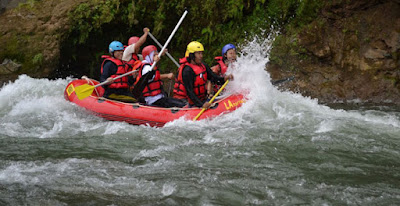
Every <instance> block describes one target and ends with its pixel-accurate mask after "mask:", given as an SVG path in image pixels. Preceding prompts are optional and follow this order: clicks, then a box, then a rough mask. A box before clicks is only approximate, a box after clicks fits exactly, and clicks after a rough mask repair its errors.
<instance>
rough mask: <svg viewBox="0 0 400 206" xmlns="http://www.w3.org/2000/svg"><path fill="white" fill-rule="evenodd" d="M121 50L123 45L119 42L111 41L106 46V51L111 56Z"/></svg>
mask: <svg viewBox="0 0 400 206" xmlns="http://www.w3.org/2000/svg"><path fill="white" fill-rule="evenodd" d="M123 50H124V45H123V44H122V43H121V42H119V41H113V42H111V43H110V45H109V46H108V51H109V52H110V54H113V53H114V52H115V51H123Z"/></svg>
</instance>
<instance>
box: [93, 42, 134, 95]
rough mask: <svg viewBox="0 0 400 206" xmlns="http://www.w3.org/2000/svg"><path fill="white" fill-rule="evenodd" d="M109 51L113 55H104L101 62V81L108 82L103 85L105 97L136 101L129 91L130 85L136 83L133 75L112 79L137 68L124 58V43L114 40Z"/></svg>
mask: <svg viewBox="0 0 400 206" xmlns="http://www.w3.org/2000/svg"><path fill="white" fill-rule="evenodd" d="M109 52H110V54H111V56H108V55H103V56H102V58H104V61H103V63H102V64H101V75H100V82H105V81H107V82H108V83H107V84H106V85H104V86H103V87H104V89H105V92H104V95H103V97H105V98H109V99H114V100H118V101H123V102H136V98H135V97H134V96H133V94H132V93H131V92H130V91H129V85H131V84H133V83H134V78H133V76H132V75H128V76H125V77H122V78H119V79H116V80H115V81H113V80H112V79H113V78H115V77H117V76H119V75H122V74H125V73H127V72H129V71H131V70H132V69H136V68H134V67H131V66H129V65H128V64H127V63H126V62H125V61H123V60H122V55H123V52H124V45H123V44H122V43H121V42H119V41H113V42H111V43H110V45H109ZM138 66H140V64H136V66H135V67H138Z"/></svg>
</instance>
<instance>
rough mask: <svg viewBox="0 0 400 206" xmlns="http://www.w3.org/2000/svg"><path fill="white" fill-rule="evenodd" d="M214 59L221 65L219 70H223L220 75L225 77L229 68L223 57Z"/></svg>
mask: <svg viewBox="0 0 400 206" xmlns="http://www.w3.org/2000/svg"><path fill="white" fill-rule="evenodd" d="M214 59H215V60H216V61H217V63H218V64H219V68H220V69H221V70H220V72H219V74H218V75H220V76H224V75H225V73H226V71H227V70H228V67H227V66H226V65H225V63H224V61H223V58H222V56H219V57H215V58H214Z"/></svg>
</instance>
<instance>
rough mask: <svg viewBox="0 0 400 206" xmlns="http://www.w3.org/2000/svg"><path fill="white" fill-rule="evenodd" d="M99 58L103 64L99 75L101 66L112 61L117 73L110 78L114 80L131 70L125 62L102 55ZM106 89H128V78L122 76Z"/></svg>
mask: <svg viewBox="0 0 400 206" xmlns="http://www.w3.org/2000/svg"><path fill="white" fill-rule="evenodd" d="M101 58H104V61H103V63H102V64H101V73H102V74H103V66H104V64H105V63H106V62H107V61H112V62H113V63H114V64H115V65H117V72H116V73H115V74H113V75H111V76H110V77H112V78H115V77H117V76H120V75H123V74H125V73H127V72H129V71H130V70H131V68H130V67H129V66H128V64H126V62H124V61H122V60H119V59H116V58H113V57H111V56H108V55H103V56H101ZM108 88H113V89H127V88H129V84H128V76H124V77H121V78H118V79H116V80H115V81H114V82H113V83H111V84H109V85H108Z"/></svg>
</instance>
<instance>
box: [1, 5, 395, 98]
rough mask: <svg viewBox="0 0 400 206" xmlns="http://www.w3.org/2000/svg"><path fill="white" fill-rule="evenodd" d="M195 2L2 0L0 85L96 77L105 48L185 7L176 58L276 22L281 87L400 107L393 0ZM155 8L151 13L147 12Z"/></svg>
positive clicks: (272, 67) (157, 28)
mask: <svg viewBox="0 0 400 206" xmlns="http://www.w3.org/2000/svg"><path fill="white" fill-rule="evenodd" d="M194 3H195V1H194V0H189V1H184V2H183V1H182V2H157V1H144V0H139V1H135V2H132V1H126V0H118V1H108V0H107V1H96V0H65V1H56V0H40V1H38V0H27V1H23V0H21V1H18V0H10V1H2V4H1V11H2V12H1V14H0V25H4V26H2V27H0V48H2V49H1V50H0V63H1V65H0V84H3V83H2V82H8V81H9V80H13V79H15V78H16V77H18V75H19V74H28V75H30V76H32V77H45V78H58V77H61V78H63V77H66V76H75V77H80V76H81V75H83V74H85V75H89V76H91V77H94V78H97V77H98V72H99V71H98V69H97V68H99V64H100V61H101V60H100V59H99V56H100V55H101V54H104V53H106V49H105V46H104V45H107V44H108V43H109V42H110V41H112V40H114V39H126V40H127V38H128V37H129V36H131V35H132V34H133V35H141V33H140V32H137V31H141V29H142V28H143V27H145V26H148V27H150V28H152V32H153V34H155V35H156V36H157V37H158V38H159V39H160V40H164V39H166V38H167V36H168V35H169V32H170V28H173V27H174V24H175V22H176V21H177V19H179V16H180V14H181V13H182V11H183V9H184V8H185V7H186V6H188V5H192V8H191V10H192V12H191V14H190V15H189V16H188V17H187V19H186V20H185V22H184V23H183V24H182V28H184V29H182V30H180V31H179V32H178V33H177V35H176V37H175V38H174V41H172V42H171V46H170V47H169V50H170V52H171V53H172V54H173V56H175V57H180V56H181V53H180V52H181V50H182V48H184V47H185V46H186V44H187V42H189V41H191V40H193V39H197V40H199V41H201V42H202V43H203V44H204V45H205V46H206V47H207V48H206V49H207V51H209V52H210V53H208V55H207V57H208V59H206V61H207V62H211V60H212V57H213V56H216V55H218V53H219V51H220V48H221V47H222V45H224V44H225V43H227V42H236V43H241V42H244V41H246V39H247V38H250V37H251V36H252V35H262V32H261V31H267V33H268V31H269V30H270V28H271V25H274V26H275V28H279V30H280V35H279V36H278V37H277V38H276V40H275V42H274V47H273V49H272V51H271V54H270V59H271V62H270V63H269V64H268V65H267V68H266V69H267V70H268V71H269V72H270V73H271V77H272V79H273V80H278V79H282V78H285V77H289V76H294V77H295V78H294V79H293V80H292V81H287V82H285V83H282V84H279V87H280V88H282V89H287V90H291V91H294V92H300V93H301V94H303V95H304V96H310V97H313V98H317V99H318V100H319V101H320V102H323V103H331V102H338V101H339V102H346V101H349V100H360V101H362V102H372V103H387V102H391V103H396V104H400V12H398V11H400V1H399V0H386V1H382V0H372V1H368V0H359V1H351V2H349V1H344V0H334V1H329V2H325V1H322V0H303V1H300V0H288V1H282V0H271V1H268V2H263V1H260V2H258V1H244V2H243V3H237V4H232V3H229V2H225V1H219V2H218V3H216V4H202V5H197V4H194ZM155 4H157V9H150V8H154V5H155ZM193 5H195V6H193ZM171 11H174V12H171ZM167 16H168V18H167ZM115 31H117V32H115ZM245 31H246V32H245ZM121 41H123V40H121ZM123 42H124V41H123ZM124 43H126V42H124ZM162 68H174V66H173V65H172V66H168V65H167V66H165V67H164V66H163V67H162Z"/></svg>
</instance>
